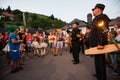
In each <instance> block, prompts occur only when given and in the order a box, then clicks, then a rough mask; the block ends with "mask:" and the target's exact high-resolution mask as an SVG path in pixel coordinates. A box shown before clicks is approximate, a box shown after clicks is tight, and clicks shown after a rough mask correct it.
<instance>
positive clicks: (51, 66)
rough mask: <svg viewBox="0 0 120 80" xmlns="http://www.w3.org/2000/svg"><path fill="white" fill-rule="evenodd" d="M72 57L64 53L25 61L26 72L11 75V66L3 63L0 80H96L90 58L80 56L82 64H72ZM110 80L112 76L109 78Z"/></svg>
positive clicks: (92, 62) (0, 69) (0, 68)
mask: <svg viewBox="0 0 120 80" xmlns="http://www.w3.org/2000/svg"><path fill="white" fill-rule="evenodd" d="M71 60H72V56H71V55H70V54H69V53H68V52H64V53H63V56H53V55H50V54H48V55H47V56H45V58H39V59H31V58H29V59H28V60H26V61H25V65H24V70H22V71H19V72H17V73H14V74H10V66H8V65H7V64H5V63H6V62H5V63H2V64H3V66H1V67H0V71H1V72H0V73H2V74H1V77H0V78H1V79H0V80H96V78H94V77H93V76H92V74H94V73H95V70H94V60H93V58H91V57H90V56H84V55H82V54H81V55H80V61H81V62H80V64H76V65H74V64H72V61H71ZM108 78H109V79H108V80H113V79H111V76H108Z"/></svg>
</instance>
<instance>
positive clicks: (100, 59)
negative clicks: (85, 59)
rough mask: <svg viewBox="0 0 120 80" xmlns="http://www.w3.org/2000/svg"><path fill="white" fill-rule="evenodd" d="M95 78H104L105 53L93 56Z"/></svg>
mask: <svg viewBox="0 0 120 80" xmlns="http://www.w3.org/2000/svg"><path fill="white" fill-rule="evenodd" d="M94 59H95V70H96V76H97V80H106V64H105V54H99V55H95V56H94Z"/></svg>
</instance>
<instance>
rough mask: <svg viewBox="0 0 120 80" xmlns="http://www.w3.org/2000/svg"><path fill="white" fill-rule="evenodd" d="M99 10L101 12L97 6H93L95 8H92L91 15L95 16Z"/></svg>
mask: <svg viewBox="0 0 120 80" xmlns="http://www.w3.org/2000/svg"><path fill="white" fill-rule="evenodd" d="M100 12H101V10H100V9H99V8H95V9H94V10H93V16H97V15H98V13H100Z"/></svg>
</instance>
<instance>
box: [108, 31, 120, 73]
mask: <svg viewBox="0 0 120 80" xmlns="http://www.w3.org/2000/svg"><path fill="white" fill-rule="evenodd" d="M116 35H117V33H116V32H115V31H111V32H109V35H108V39H109V43H110V44H114V42H115V43H116V44H117V43H120V42H119V41H118V40H117V39H116ZM117 54H118V52H111V53H110V59H111V65H112V68H113V70H114V72H113V74H117Z"/></svg>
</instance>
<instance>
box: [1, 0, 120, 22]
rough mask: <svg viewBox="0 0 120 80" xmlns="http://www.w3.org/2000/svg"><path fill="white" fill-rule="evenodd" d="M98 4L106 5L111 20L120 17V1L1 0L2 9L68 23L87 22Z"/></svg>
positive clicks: (106, 11) (106, 12)
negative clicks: (51, 16) (41, 15)
mask: <svg viewBox="0 0 120 80" xmlns="http://www.w3.org/2000/svg"><path fill="white" fill-rule="evenodd" d="M97 3H103V4H105V6H106V7H105V10H104V13H105V14H107V15H108V16H109V17H110V18H111V19H113V18H116V17H118V16H120V9H119V8H120V0H0V8H7V7H8V6H10V7H11V9H12V10H15V9H19V10H21V11H24V12H26V11H27V12H32V13H38V14H44V15H47V16H50V15H52V14H53V15H54V17H56V18H58V19H61V20H63V21H66V22H68V23H69V22H71V21H72V20H74V19H75V18H77V19H80V20H84V21H87V14H88V13H92V10H91V9H92V8H94V6H95V5H96V4H97Z"/></svg>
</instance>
